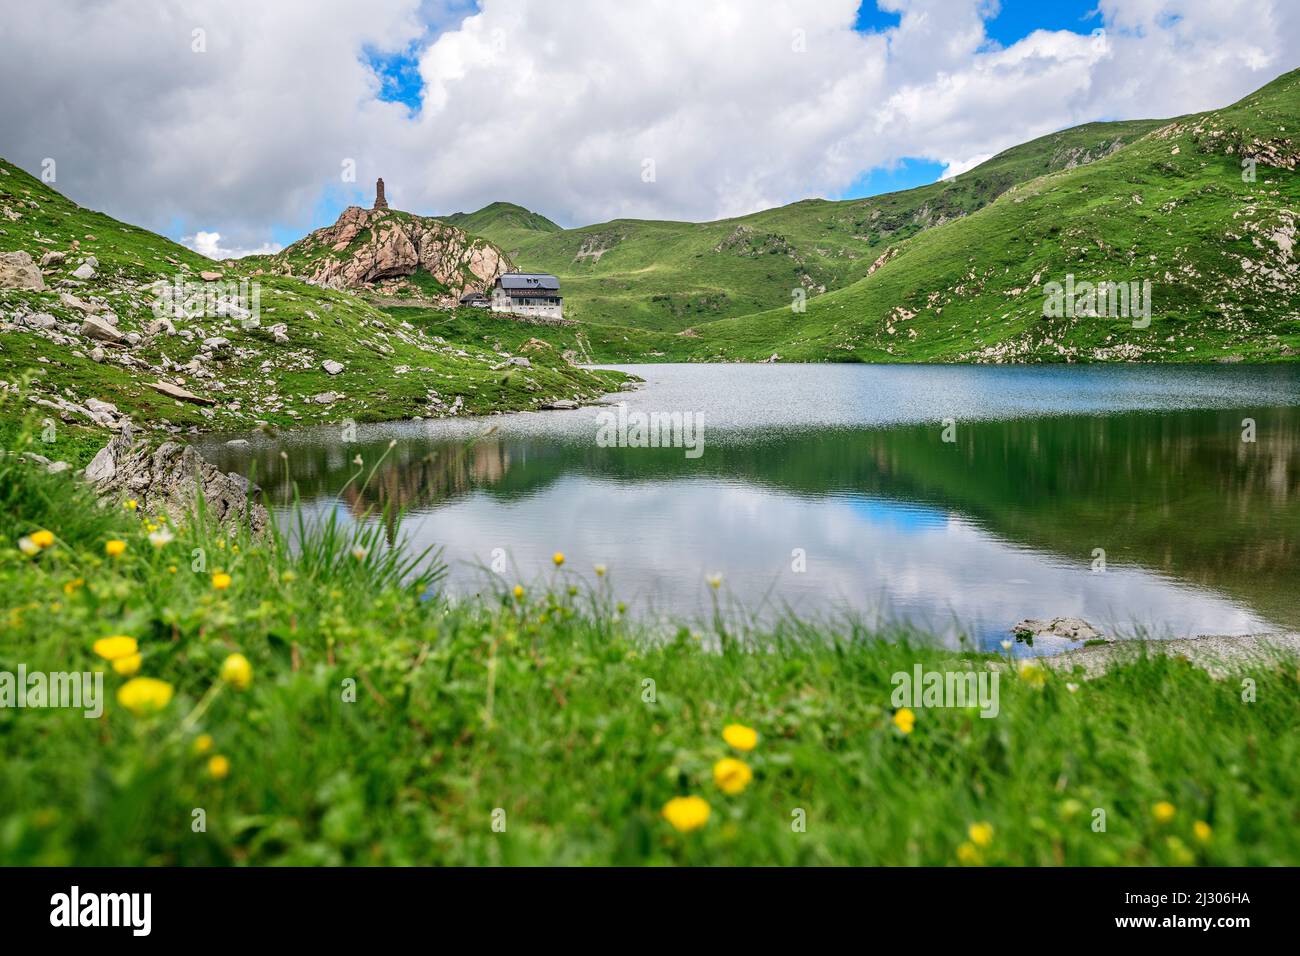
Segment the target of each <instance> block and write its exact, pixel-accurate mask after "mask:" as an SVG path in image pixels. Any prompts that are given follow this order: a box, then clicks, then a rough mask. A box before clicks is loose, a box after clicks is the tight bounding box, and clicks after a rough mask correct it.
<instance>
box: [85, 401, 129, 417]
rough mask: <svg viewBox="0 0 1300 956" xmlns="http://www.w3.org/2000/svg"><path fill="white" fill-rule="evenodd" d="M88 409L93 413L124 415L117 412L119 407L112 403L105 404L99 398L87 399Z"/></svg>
mask: <svg viewBox="0 0 1300 956" xmlns="http://www.w3.org/2000/svg"><path fill="white" fill-rule="evenodd" d="M86 407H87V408H89V409H90V410H91V411H92V412H103V413H105V414H108V415H120V414H122V413H121V412H119V411H118V410H117V406H116V405H114V404H113V403H112V402H105V401H102V400H100V399H98V398H88V399H86Z"/></svg>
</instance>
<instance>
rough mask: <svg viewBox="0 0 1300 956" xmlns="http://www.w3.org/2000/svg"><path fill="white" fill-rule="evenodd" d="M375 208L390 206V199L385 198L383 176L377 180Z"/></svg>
mask: <svg viewBox="0 0 1300 956" xmlns="http://www.w3.org/2000/svg"><path fill="white" fill-rule="evenodd" d="M375 208H376V209H387V208H388V200H387V199H385V198H384V180H383V178H382V177H381V178H380V179H379V180H377V181H376V182H375Z"/></svg>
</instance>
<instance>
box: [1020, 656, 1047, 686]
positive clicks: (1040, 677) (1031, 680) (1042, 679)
mask: <svg viewBox="0 0 1300 956" xmlns="http://www.w3.org/2000/svg"><path fill="white" fill-rule="evenodd" d="M1019 670H1020V679H1021V680H1023V681H1024V682H1025V683H1026V684H1028V685H1029V686H1030V687H1033V688H1035V689H1038V688H1040V687H1042V686H1043V685H1044V684H1046V683H1047V671H1046V670H1044V669H1043V666H1042V665H1041V664H1036V663H1034V662H1033V661H1021V663H1020V668H1019Z"/></svg>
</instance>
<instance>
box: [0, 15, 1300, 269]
mask: <svg viewBox="0 0 1300 956" xmlns="http://www.w3.org/2000/svg"><path fill="white" fill-rule="evenodd" d="M12 6H13V8H12V9H10V10H8V11H7V12H6V15H5V27H4V30H3V32H2V33H0V84H2V85H3V86H4V88H5V89H6V91H7V94H6V96H5V97H4V98H3V99H2V100H0V155H4V156H5V157H6V158H8V159H11V160H13V161H15V162H18V163H19V164H20V165H22V166H24V167H26V168H28V169H35V168H39V166H40V163H41V160H42V159H43V158H45V157H52V158H56V159H57V161H58V171H59V181H58V182H57V183H56V186H58V188H60V189H62V190H63V191H64V192H66V193H68V194H69V195H70V196H71V197H72V198H74V199H76V200H78V201H79V202H82V203H83V204H87V205H91V206H93V207H96V208H101V209H104V210H105V211H107V212H109V213H110V214H112V215H115V216H117V217H119V218H122V219H125V220H128V221H131V222H136V223H139V224H141V225H145V226H147V227H149V228H153V229H157V230H160V231H165V232H167V233H168V234H170V235H176V236H189V237H191V244H193V245H195V246H196V248H197V242H198V238H197V237H198V236H199V235H200V234H209V235H219V236H220V237H221V239H220V240H218V239H216V238H214V239H212V240H211V243H212V245H211V248H213V249H216V250H221V249H222V248H223V247H222V246H221V245H219V242H224V243H225V244H226V246H225V247H224V248H226V249H227V250H233V251H239V250H253V249H259V248H263V247H265V246H266V244H267V243H268V242H270V241H271V240H272V239H273V238H274V236H275V235H276V234H277V232H276V231H277V230H278V234H281V235H297V234H299V233H301V232H302V231H304V230H305V229H307V228H308V227H310V226H311V225H313V224H315V223H317V222H318V221H319V220H320V219H321V218H322V217H328V215H329V213H330V211H331V210H333V209H335V208H337V206H338V205H339V204H344V203H348V202H358V203H363V204H368V203H369V201H370V197H371V188H372V184H373V181H374V179H375V178H376V177H377V176H383V177H384V179H385V182H386V184H387V186H388V197H389V201H390V202H391V203H392V204H393V205H394V206H397V207H399V208H404V209H410V210H413V211H417V212H424V213H439V212H442V213H446V212H452V211H455V210H461V209H466V210H467V209H473V208H477V207H478V206H480V205H483V204H484V203H487V202H491V201H494V200H509V201H514V202H518V203H520V204H522V205H525V206H528V207H529V208H532V209H535V210H537V211H539V212H542V213H544V214H546V215H548V216H550V217H552V218H554V219H556V220H558V221H560V222H561V223H563V224H566V225H575V224H581V223H587V222H599V221H603V220H606V219H610V218H614V217H620V216H640V217H654V218H679V219H707V218H715V217H720V216H726V215H734V214H740V213H746V212H751V211H754V210H757V209H760V208H763V207H766V206H772V205H777V204H780V203H785V202H791V201H794V200H796V199H800V198H804V197H807V196H816V195H829V196H833V195H837V194H839V193H840V192H841V191H843V190H844V189H845V188H846V187H847V186H848V185H849V184H850V183H852V182H853V181H854V180H855V179H856V178H857V177H858V176H859V175H860V174H861V173H863V172H864V171H866V170H869V169H871V168H874V167H877V166H882V165H887V164H890V163H894V162H896V161H898V160H899V159H901V158H903V157H908V156H913V157H921V158H926V159H930V160H932V161H935V162H941V163H943V164H944V166H945V175H949V174H955V172H958V171H961V170H963V169H965V168H969V166H970V165H973V164H974V163H975V162H977V160H978V158H982V157H984V156H988V155H992V154H994V153H997V152H999V151H1001V150H1002V149H1005V148H1007V147H1009V146H1012V145H1015V144H1016V143H1018V142H1023V141H1025V140H1028V139H1031V138H1033V137H1035V136H1039V135H1043V134H1045V133H1048V132H1051V131H1053V130H1056V129H1060V128H1063V127H1066V126H1070V125H1074V124H1076V123H1081V122H1088V121H1091V120H1097V119H1120V118H1132V117H1141V116H1171V115H1177V114H1180V113H1184V112H1189V111H1194V110H1201V109H1207V108H1210V107H1213V106H1217V105H1221V104H1225V103H1227V102H1230V101H1232V100H1234V99H1236V98H1239V97H1241V96H1243V95H1245V94H1246V93H1248V92H1249V91H1251V90H1253V89H1255V88H1256V87H1258V86H1260V85H1262V84H1263V83H1264V82H1266V81H1267V80H1269V79H1272V78H1273V77H1274V76H1276V75H1277V74H1279V73H1282V72H1284V71H1286V70H1288V69H1291V68H1293V67H1295V66H1296V65H1297V52H1300V6H1298V5H1296V4H1295V3H1294V2H1292V0H1099V17H1094V18H1093V19H1091V20H1089V21H1088V24H1087V25H1088V27H1092V26H1094V25H1098V24H1099V25H1100V26H1101V28H1102V30H1101V32H1096V33H1091V34H1089V33H1083V32H1074V31H1067V30H1058V31H1038V32H1035V33H1033V34H1031V35H1029V36H1027V37H1025V38H1023V39H1021V40H1019V41H1018V42H1016V43H1014V44H1012V45H1010V46H1007V47H1005V48H1003V47H1001V46H999V45H998V44H996V43H994V42H992V41H990V39H989V37H988V35H987V32H986V29H985V18H986V17H987V16H989V15H990V13H991V11H993V10H994V9H995V5H994V4H990V3H989V2H987V0H880V6H881V8H882V9H887V10H891V11H893V12H896V13H897V14H899V18H900V22H899V25H898V26H897V27H896V28H893V29H889V30H885V31H883V32H880V33H872V34H863V33H859V32H855V30H854V29H853V25H854V21H855V17H856V13H857V7H858V0H818V2H816V3H807V2H796V0H717V2H711V3H699V2H698V0H640V2H636V3H619V4H613V3H609V2H608V0H553V2H547V0H480V3H479V4H478V5H477V7H468V6H467V5H466V0H371V2H368V3H366V4H356V3H346V2H341V0H339V2H326V0H297V2H294V0H280V2H276V3H265V2H263V0H229V2H223V3H220V4H217V3H205V2H199V0H104V2H101V3H97V4H94V5H86V4H83V3H78V2H74V0H46V2H43V3H41V4H16V5H12ZM195 31H202V33H201V34H196V33H195ZM199 36H202V38H203V49H202V51H201V52H196V49H195V43H196V38H197V37H199ZM387 55H402V56H414V58H415V62H414V63H413V64H412V67H411V70H409V71H407V72H408V73H411V72H418V75H419V78H420V80H421V82H422V83H423V98H422V103H421V105H420V107H419V108H417V109H414V110H412V109H408V107H407V106H406V105H404V104H401V103H391V102H385V101H383V100H382V99H381V93H382V90H383V89H384V82H383V80H382V78H381V77H380V76H379V75H377V73H376V70H375V68H374V67H373V66H372V65H371V64H372V62H373V60H374V58H375V57H376V56H378V57H383V56H387ZM353 173H354V175H351V174H353Z"/></svg>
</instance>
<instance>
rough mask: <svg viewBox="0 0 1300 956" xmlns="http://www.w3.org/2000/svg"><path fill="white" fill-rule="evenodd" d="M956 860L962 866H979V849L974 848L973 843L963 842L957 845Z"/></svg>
mask: <svg viewBox="0 0 1300 956" xmlns="http://www.w3.org/2000/svg"><path fill="white" fill-rule="evenodd" d="M957 862H958V863H960V864H962V865H963V866H979V865H980V851H979V850H977V849H976V848H975V844H974V843H963V844H962V845H961V846H959V847H957Z"/></svg>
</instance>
